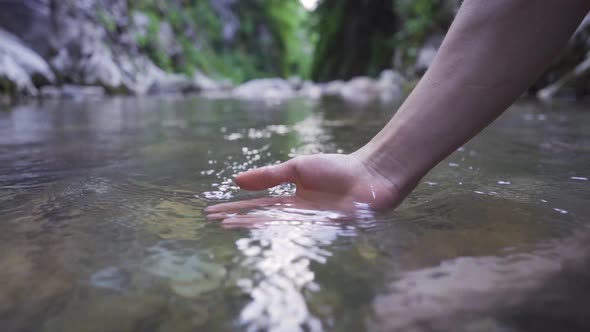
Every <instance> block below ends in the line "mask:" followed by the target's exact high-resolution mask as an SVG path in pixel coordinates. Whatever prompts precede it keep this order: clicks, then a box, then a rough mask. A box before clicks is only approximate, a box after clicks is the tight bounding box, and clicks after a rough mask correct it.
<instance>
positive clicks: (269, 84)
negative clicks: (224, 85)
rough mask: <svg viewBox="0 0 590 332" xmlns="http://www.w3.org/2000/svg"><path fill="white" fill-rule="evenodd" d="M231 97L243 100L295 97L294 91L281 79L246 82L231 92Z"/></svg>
mask: <svg viewBox="0 0 590 332" xmlns="http://www.w3.org/2000/svg"><path fill="white" fill-rule="evenodd" d="M233 96H235V97H237V98H244V99H284V98H292V97H295V96H296V93H295V90H294V89H293V87H292V86H291V84H289V82H287V81H286V80H284V79H282V78H262V79H254V80H251V81H248V82H246V83H244V84H241V85H239V86H237V87H236V88H235V89H234V90H233Z"/></svg>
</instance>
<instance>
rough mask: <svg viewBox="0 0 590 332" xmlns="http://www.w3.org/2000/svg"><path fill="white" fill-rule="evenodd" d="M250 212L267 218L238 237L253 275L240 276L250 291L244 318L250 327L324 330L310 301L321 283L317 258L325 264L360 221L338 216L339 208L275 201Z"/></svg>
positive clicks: (244, 262) (247, 291)
mask: <svg viewBox="0 0 590 332" xmlns="http://www.w3.org/2000/svg"><path fill="white" fill-rule="evenodd" d="M249 215H250V217H254V218H261V219H262V220H265V222H264V226H263V227H259V228H255V229H252V230H250V232H249V234H248V236H246V237H243V238H241V239H239V240H237V241H236V246H237V248H238V249H239V250H240V252H241V253H242V254H243V256H244V259H243V261H242V263H241V264H243V266H245V267H246V268H248V269H250V270H252V274H253V276H254V277H253V278H252V279H249V278H244V279H240V280H238V285H239V286H240V287H241V288H242V290H243V291H244V292H246V293H247V294H249V296H250V297H251V301H250V303H248V304H247V305H246V306H245V307H244V309H243V310H242V311H241V313H240V320H241V322H242V323H243V324H245V325H246V326H248V331H323V330H324V327H323V325H322V320H321V319H320V318H319V317H317V316H316V314H315V313H314V312H311V311H310V308H309V306H308V303H309V298H310V297H313V294H314V293H315V292H317V291H319V290H320V289H321V285H320V284H318V283H317V282H316V281H315V273H314V272H313V264H326V263H327V262H328V260H329V258H330V257H331V256H332V253H331V252H330V250H329V248H330V245H332V243H333V242H334V241H335V240H336V239H337V238H338V237H340V236H347V237H350V236H355V235H356V227H355V226H353V225H342V224H339V223H337V222H335V221H334V218H335V217H336V216H337V215H338V214H337V213H335V212H330V211H313V210H302V209H296V208H290V207H283V208H281V207H273V208H270V209H267V210H257V211H252V212H249Z"/></svg>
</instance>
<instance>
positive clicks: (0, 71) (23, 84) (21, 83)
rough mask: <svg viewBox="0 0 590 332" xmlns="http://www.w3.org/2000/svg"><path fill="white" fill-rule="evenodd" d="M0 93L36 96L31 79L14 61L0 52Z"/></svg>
mask: <svg viewBox="0 0 590 332" xmlns="http://www.w3.org/2000/svg"><path fill="white" fill-rule="evenodd" d="M0 92H6V93H8V94H12V95H17V94H25V95H32V96H34V95H37V89H36V88H35V86H34V85H33V82H31V78H30V76H29V74H28V73H27V71H26V70H24V69H23V68H22V67H21V66H19V64H18V63H16V62H15V61H14V59H13V58H12V57H10V56H8V55H7V54H4V53H1V52H0Z"/></svg>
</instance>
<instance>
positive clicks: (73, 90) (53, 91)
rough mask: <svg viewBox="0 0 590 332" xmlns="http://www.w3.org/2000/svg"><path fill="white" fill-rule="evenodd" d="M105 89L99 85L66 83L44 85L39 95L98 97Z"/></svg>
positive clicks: (49, 96)
mask: <svg viewBox="0 0 590 332" xmlns="http://www.w3.org/2000/svg"><path fill="white" fill-rule="evenodd" d="M105 94H106V91H105V89H104V88H103V87H101V86H83V85H72V84H66V85H63V86H61V87H56V86H44V87H42V88H41V93H40V95H41V97H43V98H47V99H74V100H84V99H100V98H102V97H104V96H105Z"/></svg>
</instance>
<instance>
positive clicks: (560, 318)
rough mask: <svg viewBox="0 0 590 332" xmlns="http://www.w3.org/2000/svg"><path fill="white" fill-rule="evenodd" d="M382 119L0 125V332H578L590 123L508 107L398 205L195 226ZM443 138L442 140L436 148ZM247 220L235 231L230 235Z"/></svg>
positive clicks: (115, 114) (306, 112) (345, 114)
mask: <svg viewBox="0 0 590 332" xmlns="http://www.w3.org/2000/svg"><path fill="white" fill-rule="evenodd" d="M394 109H395V107H393V106H390V107H360V106H353V105H342V104H339V103H337V102H325V103H317V102H313V101H309V100H292V101H285V102H278V101H268V102H245V101H232V100H202V99H193V98H187V99H183V98H163V99H107V100H103V101H93V102H45V103H31V104H26V105H21V106H16V107H13V108H11V109H6V110H4V111H2V112H0V252H1V253H2V254H0V329H1V330H2V331H23V332H24V331H47V332H53V331H64V332H67V331H77V332H79V331H180V332H182V331H361V330H374V331H395V330H397V331H449V330H451V331H545V330H546V331H553V330H560V329H562V328H565V329H566V330H568V331H576V330H579V331H586V330H588V329H589V328H590V319H589V318H588V317H589V316H588V312H587V310H586V309H585V308H588V304H590V302H589V300H588V296H587V295H590V287H589V285H588V280H590V274H589V273H588V271H589V270H590V269H589V268H588V267H589V266H590V258H589V257H590V244H588V243H590V241H588V236H587V234H588V233H590V229H588V221H589V216H590V204H589V203H590V181H589V180H588V178H590V153H589V152H590V113H589V112H587V111H585V110H584V105H578V106H576V105H567V104H566V105H559V104H557V105H540V104H534V103H526V102H523V103H520V104H518V105H516V106H514V107H513V108H512V109H511V110H509V111H508V112H507V113H506V114H505V115H504V116H502V117H501V118H500V119H499V120H498V121H497V122H496V123H495V124H494V125H493V126H492V127H490V128H488V129H487V130H486V131H484V132H483V133H482V134H481V135H480V136H478V137H477V138H476V139H474V140H473V141H472V142H470V143H469V144H467V145H466V146H464V147H463V148H461V149H459V150H458V151H457V152H455V153H454V154H453V155H452V156H451V157H450V158H449V159H448V160H446V161H444V162H443V163H441V164H440V165H439V166H438V167H437V168H436V169H435V170H433V171H432V172H431V173H430V174H429V175H428V176H427V177H426V178H425V179H424V180H423V182H422V183H421V184H420V185H419V187H418V188H417V189H416V191H415V192H414V193H413V194H412V195H411V196H410V197H409V198H408V199H407V200H406V202H405V203H404V204H403V205H402V206H401V207H400V208H399V209H398V210H396V211H392V212H388V213H385V214H374V213H372V212H370V211H367V210H363V209H360V210H359V211H358V213H357V214H356V215H355V216H354V217H353V218H352V219H353V220H351V218H350V217H348V218H346V220H341V219H342V218H340V216H339V215H338V213H337V212H335V211H320V210H300V209H297V208H295V207H291V206H287V205H285V204H283V205H276V206H270V207H254V208H252V209H248V210H246V211H243V212H242V213H243V214H244V215H245V216H246V217H247V218H250V220H253V222H251V223H247V224H246V225H244V224H238V225H232V224H220V223H219V222H212V221H206V219H205V215H204V212H203V210H204V208H205V207H207V206H209V205H212V204H217V203H222V202H227V201H236V200H244V199H251V198H257V197H265V196H269V195H270V196H278V197H283V196H284V195H288V194H289V193H292V192H293V188H292V187H291V186H280V187H277V188H273V189H272V190H270V191H269V192H264V193H248V192H243V191H239V190H238V189H237V187H236V186H235V185H234V184H233V182H232V178H233V175H234V174H236V173H238V172H240V171H243V170H246V169H249V168H251V167H254V166H263V165H268V164H273V163H276V162H277V161H284V160H287V159H288V158H290V157H292V156H295V155H299V154H307V153H319V152H330V153H347V152H352V151H354V150H355V149H356V148H358V147H360V146H361V145H362V144H363V143H364V142H366V141H367V140H368V139H370V137H372V135H374V134H375V133H376V132H377V131H378V130H379V129H380V128H381V126H383V125H384V123H385V122H386V121H387V120H388V119H389V117H390V116H391V114H392V110H394ZM441 139H444V138H441ZM244 226H247V227H244Z"/></svg>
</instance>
